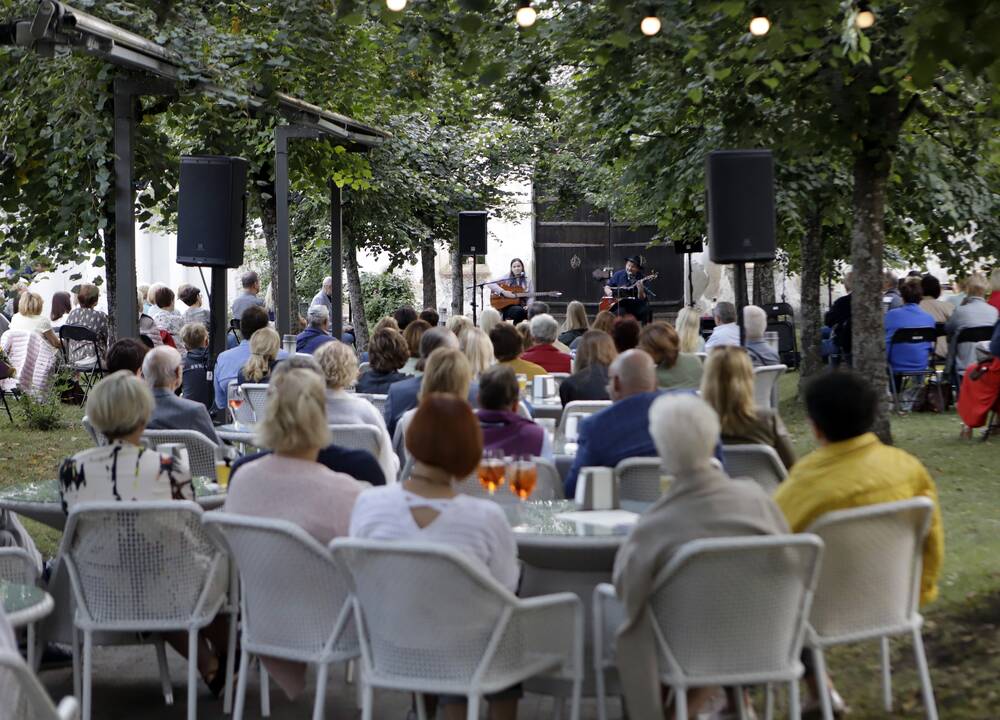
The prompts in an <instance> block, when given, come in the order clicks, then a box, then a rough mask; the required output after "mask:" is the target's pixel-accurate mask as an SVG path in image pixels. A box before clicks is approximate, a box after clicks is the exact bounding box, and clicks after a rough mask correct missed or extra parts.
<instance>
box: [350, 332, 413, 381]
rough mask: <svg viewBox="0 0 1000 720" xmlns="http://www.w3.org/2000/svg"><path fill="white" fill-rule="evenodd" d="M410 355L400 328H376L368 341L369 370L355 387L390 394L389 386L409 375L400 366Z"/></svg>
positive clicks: (362, 375)
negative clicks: (401, 370)
mask: <svg viewBox="0 0 1000 720" xmlns="http://www.w3.org/2000/svg"><path fill="white" fill-rule="evenodd" d="M409 357H410V350H409V348H408V347H407V345H406V340H404V339H403V335H402V334H401V333H400V332H399V331H398V330H394V329H392V328H390V327H386V328H382V329H381V330H376V331H375V334H374V335H372V339H371V341H370V342H369V343H368V363H369V367H368V370H367V371H366V372H364V373H362V374H361V377H359V378H358V382H357V384H356V385H355V388H354V389H355V390H356V391H357V392H359V393H373V394H376V395H386V394H388V392H389V386H391V385H392V384H393V383H397V382H400V381H401V380H406V378H407V377H408V376H407V375H404V374H403V373H401V372H400V368H402V367H403V366H404V365H405V364H406V361H407V360H409Z"/></svg>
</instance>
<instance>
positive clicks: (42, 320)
mask: <svg viewBox="0 0 1000 720" xmlns="http://www.w3.org/2000/svg"><path fill="white" fill-rule="evenodd" d="M44 307H45V302H44V301H43V300H42V296H41V295H39V294H38V293H33V292H31V291H30V290H28V291H26V292H24V293H22V294H21V298H20V299H19V300H18V301H17V312H16V313H14V317H12V318H11V319H10V329H11V330H24V331H26V332H36V333H38V334H39V335H41V336H42V337H43V338H45V341H46V342H47V343H48V344H49V345H51V346H52V347H54V348H55V349H56V350H62V345H60V344H59V338H57V337H56V334H55V333H54V332H52V321H51V320H49V319H48V318H47V317H45V316H44V315H42V310H43V308H44Z"/></svg>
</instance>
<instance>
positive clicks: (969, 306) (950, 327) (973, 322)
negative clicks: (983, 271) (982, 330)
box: [945, 273, 998, 374]
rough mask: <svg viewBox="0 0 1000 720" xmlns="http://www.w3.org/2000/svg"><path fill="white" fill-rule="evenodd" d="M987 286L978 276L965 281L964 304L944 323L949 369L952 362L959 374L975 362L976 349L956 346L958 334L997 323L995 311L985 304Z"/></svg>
mask: <svg viewBox="0 0 1000 720" xmlns="http://www.w3.org/2000/svg"><path fill="white" fill-rule="evenodd" d="M988 291H989V284H988V283H987V281H986V278H985V277H983V276H982V275H980V274H978V273H977V274H975V275H972V276H970V277H968V278H966V280H965V294H966V297H965V302H963V303H962V304H961V305H960V306H959V307H957V308H955V312H954V313H952V316H951V317H950V318H948V322H946V323H945V330H946V331H947V333H948V342H949V347H948V358H949V367H950V366H951V363H952V362H954V364H955V366H956V367H957V369H958V371H959V373H960V374H961V373H964V372H965V368H967V367H968V366H969V365H971V364H972V363H974V362H975V361H976V349H975V345H974V344H973V343H962V344H961V345H958V344H957V343H956V339H957V337H958V334H959V333H960V332H962V331H963V330H965V329H966V328H973V327H983V326H985V325H994V324H995V323H996V322H997V315H998V313H997V309H996V308H995V307H993V306H992V305H990V304H989V303H987V302H986V294H987V292H988Z"/></svg>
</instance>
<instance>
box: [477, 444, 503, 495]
mask: <svg viewBox="0 0 1000 720" xmlns="http://www.w3.org/2000/svg"><path fill="white" fill-rule="evenodd" d="M504 470H505V466H504V458H503V452H502V451H500V450H484V451H483V457H482V459H481V460H480V461H479V483H480V484H481V485H482V486H483V487H484V488H486V490H487V491H489V493H490V495H492V494H493V493H495V492H496V490H497V488H498V487H500V486H501V485H503V484H504Z"/></svg>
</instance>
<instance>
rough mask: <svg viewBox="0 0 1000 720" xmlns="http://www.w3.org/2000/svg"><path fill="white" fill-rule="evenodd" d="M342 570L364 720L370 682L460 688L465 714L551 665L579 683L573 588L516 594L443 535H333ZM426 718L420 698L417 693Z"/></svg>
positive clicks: (579, 617) (429, 689)
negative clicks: (350, 594) (347, 582)
mask: <svg viewBox="0 0 1000 720" xmlns="http://www.w3.org/2000/svg"><path fill="white" fill-rule="evenodd" d="M331 547H332V548H333V554H334V557H337V558H339V559H341V560H342V561H343V562H344V563H345V564H346V565H347V567H348V568H349V569H350V572H351V576H352V578H353V583H354V596H355V597H354V608H355V619H356V621H357V623H358V636H359V639H360V643H361V662H362V668H363V671H362V673H361V682H362V697H363V702H362V719H363V720H372V717H373V712H374V710H373V701H374V697H373V690H374V688H386V689H392V690H402V691H410V692H415V693H435V694H449V695H464V696H466V697H467V698H468V702H469V704H468V715H467V717H468V718H469V720H476V719H477V718H478V717H479V704H480V702H481V697H482V696H483V695H485V694H488V693H495V692H499V691H501V690H504V689H506V688H509V687H511V686H512V685H515V684H517V683H519V682H521V681H523V680H525V679H527V678H530V677H534V676H536V675H541V674H553V673H556V674H558V675H560V676H562V677H568V678H571V679H572V682H573V692H572V710H571V718H572V720H577V719H578V718H579V713H580V692H581V688H582V683H583V609H582V604H581V602H580V599H579V598H578V597H577V596H576V595H574V594H573V593H557V594H554V595H546V596H542V597H535V598H530V599H527V600H522V599H519V598H518V597H516V596H515V595H514V594H513V593H511V592H510V591H509V590H507V589H506V588H505V587H503V586H502V585H500V583H498V582H497V581H496V580H494V579H493V578H492V577H491V576H490V575H489V574H488V573H487V572H486V569H485V568H484V567H483V566H482V565H481V564H480V563H478V562H476V561H474V560H473V559H471V558H470V557H469V556H467V555H466V554H464V553H462V552H460V551H459V550H457V549H455V548H452V547H449V546H447V545H443V544H430V543H405V544H404V543H394V542H380V541H373V540H359V539H355V538H349V539H348V538H338V539H336V540H334V541H333V543H332V545H331ZM417 708H418V712H419V716H420V718H421V720H425V716H424V711H423V702H419V701H418V702H417Z"/></svg>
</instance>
